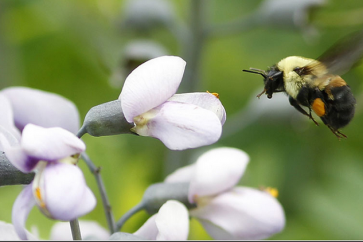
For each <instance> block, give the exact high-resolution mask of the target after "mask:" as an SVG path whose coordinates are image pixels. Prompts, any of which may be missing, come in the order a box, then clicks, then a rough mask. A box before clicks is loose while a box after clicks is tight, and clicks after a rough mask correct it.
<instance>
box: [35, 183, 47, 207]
mask: <svg viewBox="0 0 363 242" xmlns="http://www.w3.org/2000/svg"><path fill="white" fill-rule="evenodd" d="M34 195H35V196H36V198H37V199H38V201H39V206H40V207H41V208H45V203H44V201H43V199H42V194H41V193H40V188H39V187H37V188H35V194H34Z"/></svg>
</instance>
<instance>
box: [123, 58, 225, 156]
mask: <svg viewBox="0 0 363 242" xmlns="http://www.w3.org/2000/svg"><path fill="white" fill-rule="evenodd" d="M185 65H186V63H185V61H184V60H183V59H181V58H180V57H176V56H162V57H158V58H154V59H152V60H149V61H147V62H145V63H143V64H142V65H140V66H139V67H137V68H136V69H135V70H134V71H133V72H132V73H131V74H130V75H129V76H128V77H127V78H126V81H125V84H124V86H123V89H122V91H121V94H120V97H119V99H120V100H121V107H122V110H123V112H124V115H125V118H126V120H127V121H128V122H130V123H134V124H135V126H134V128H133V131H134V132H135V133H137V134H139V135H142V136H151V137H154V138H157V139H159V140H161V141H162V142H163V143H164V144H165V146H166V147H168V148H169V149H172V150H183V149H188V148H196V147H199V146H204V145H210V144H213V143H215V142H216V141H217V140H218V139H219V138H220V136H221V133H222V125H223V124H224V122H225V119H226V113H225V110H224V107H223V105H222V104H221V102H220V101H219V99H218V98H217V97H215V96H214V95H212V94H210V93H186V94H176V95H174V94H175V93H176V91H177V89H178V87H179V85H180V82H181V80H182V77H183V72H184V68H185Z"/></svg>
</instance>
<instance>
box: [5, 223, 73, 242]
mask: <svg viewBox="0 0 363 242" xmlns="http://www.w3.org/2000/svg"><path fill="white" fill-rule="evenodd" d="M68 227H69V225H68ZM25 232H26V235H27V237H28V239H29V240H39V239H38V238H36V237H35V236H34V235H32V234H31V233H30V232H29V231H25ZM10 240H20V238H19V236H18V235H17V233H16V231H15V228H14V226H13V225H12V224H9V223H5V222H3V221H0V241H10Z"/></svg>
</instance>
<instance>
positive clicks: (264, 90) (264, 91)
mask: <svg viewBox="0 0 363 242" xmlns="http://www.w3.org/2000/svg"><path fill="white" fill-rule="evenodd" d="M264 93H266V89H263V91H262V92H261V93H260V94H258V95H257V96H256V97H258V98H260V97H261V96H262V94H264Z"/></svg>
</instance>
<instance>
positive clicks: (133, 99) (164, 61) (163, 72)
mask: <svg viewBox="0 0 363 242" xmlns="http://www.w3.org/2000/svg"><path fill="white" fill-rule="evenodd" d="M185 65H186V63H185V61H184V60H183V59H181V58H180V57H177V56H162V57H157V58H154V59H151V60H149V61H147V62H145V63H143V64H142V65H140V66H139V67H137V68H136V69H135V70H134V71H133V72H131V74H130V75H129V76H128V77H127V78H126V81H125V84H124V86H123V88H122V91H121V94H120V96H119V99H120V100H121V107H122V111H123V113H124V115H125V118H126V120H127V121H128V122H130V123H132V122H133V118H134V117H136V116H138V115H140V114H143V113H145V112H147V111H149V110H150V109H152V108H155V107H157V106H159V105H160V104H162V103H164V102H165V101H166V100H168V98H170V97H171V96H172V95H174V94H175V92H176V91H177V89H178V87H179V85H180V82H181V80H182V77H183V73H184V68H185Z"/></svg>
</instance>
